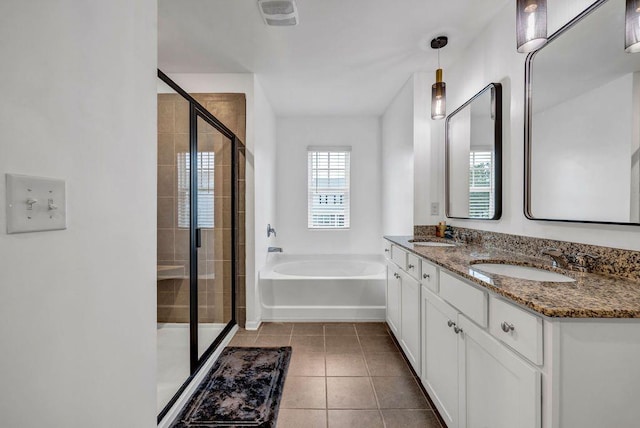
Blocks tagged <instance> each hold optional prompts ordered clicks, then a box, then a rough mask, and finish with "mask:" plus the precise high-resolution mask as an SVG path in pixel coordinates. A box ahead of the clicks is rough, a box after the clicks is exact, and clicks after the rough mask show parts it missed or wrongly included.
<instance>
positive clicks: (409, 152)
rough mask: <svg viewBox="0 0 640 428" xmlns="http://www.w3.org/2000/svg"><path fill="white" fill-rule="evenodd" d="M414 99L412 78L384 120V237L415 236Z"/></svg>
mask: <svg viewBox="0 0 640 428" xmlns="http://www.w3.org/2000/svg"><path fill="white" fill-rule="evenodd" d="M413 95H414V84H413V76H412V77H411V78H410V79H409V80H408V81H407V83H405V85H404V86H403V87H402V89H400V91H399V92H398V94H397V95H396V96H395V98H394V99H393V101H391V104H389V107H387V110H386V111H385V112H384V115H383V116H382V201H383V204H382V234H384V235H413V224H414V219H413V201H414V191H413V188H414V176H413V159H414V157H413V150H414V147H413V140H414V128H413V115H414V99H413ZM426 179H427V177H425V180H420V181H419V182H420V183H425V181H426ZM425 185H426V184H425ZM425 209H426V208H425Z"/></svg>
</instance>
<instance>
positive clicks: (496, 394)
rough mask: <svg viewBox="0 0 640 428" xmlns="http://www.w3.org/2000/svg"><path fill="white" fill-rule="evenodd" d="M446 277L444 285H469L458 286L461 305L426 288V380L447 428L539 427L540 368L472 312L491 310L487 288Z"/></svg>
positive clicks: (424, 357)
mask: <svg viewBox="0 0 640 428" xmlns="http://www.w3.org/2000/svg"><path fill="white" fill-rule="evenodd" d="M440 277H441V284H442V287H443V288H442V290H447V289H448V287H463V286H466V287H467V288H469V290H466V289H464V288H460V289H457V288H453V289H454V290H456V292H455V293H452V294H450V296H454V297H455V298H454V300H455V303H456V304H457V305H459V306H458V308H456V307H454V306H452V305H451V304H450V303H448V302H447V301H446V300H444V299H443V298H442V297H441V296H438V295H436V294H435V293H433V292H432V291H430V290H428V289H427V288H426V287H423V288H422V331H423V336H422V337H423V343H422V346H423V348H422V349H423V354H422V355H423V371H422V376H421V380H422V383H423V385H424V386H425V388H426V389H427V392H428V393H429V395H430V396H431V398H432V400H433V401H434V404H435V406H436V407H437V409H438V411H439V412H440V415H441V416H442V418H443V419H444V420H445V422H446V424H447V427H448V428H458V427H492V428H493V427H496V428H500V427H504V428H507V427H521V428H539V427H540V403H541V392H540V383H541V382H540V377H541V375H540V372H539V371H538V370H537V369H536V368H535V367H533V366H532V365H531V364H529V363H527V362H526V361H525V360H524V359H523V358H521V357H520V356H518V355H516V354H515V353H514V352H512V351H511V350H509V349H507V347H505V346H504V345H503V344H502V343H500V342H499V341H498V340H497V339H495V338H494V337H492V336H491V334H490V333H488V332H487V331H486V330H484V329H483V328H482V327H480V326H479V325H478V323H477V321H472V320H471V319H470V318H468V317H467V316H466V312H464V310H463V309H462V308H465V309H467V310H469V312H470V313H471V314H473V315H475V316H476V317H477V316H478V314H486V305H487V301H486V299H485V297H486V296H485V295H484V294H483V293H482V291H481V290H478V289H476V288H475V287H473V286H471V285H467V284H465V283H464V282H462V281H460V280H458V279H457V278H455V277H453V276H451V275H449V274H447V273H445V272H441V273H440ZM478 292H479V293H480V294H477V293H478ZM482 305H484V306H485V308H484V309H483V307H482ZM478 320H479V321H484V320H485V318H482V317H481V318H479V319H478Z"/></svg>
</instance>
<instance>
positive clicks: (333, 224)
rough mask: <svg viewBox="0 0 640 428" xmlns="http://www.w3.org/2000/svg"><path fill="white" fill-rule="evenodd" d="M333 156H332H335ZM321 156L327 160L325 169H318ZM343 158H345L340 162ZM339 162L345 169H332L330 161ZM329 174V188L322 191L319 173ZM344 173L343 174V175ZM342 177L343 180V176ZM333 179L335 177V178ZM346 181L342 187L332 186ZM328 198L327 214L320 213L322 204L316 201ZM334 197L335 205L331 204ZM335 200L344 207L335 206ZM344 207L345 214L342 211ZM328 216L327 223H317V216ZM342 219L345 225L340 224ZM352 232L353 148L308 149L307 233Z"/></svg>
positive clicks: (317, 147)
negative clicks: (337, 199) (317, 231)
mask: <svg viewBox="0 0 640 428" xmlns="http://www.w3.org/2000/svg"><path fill="white" fill-rule="evenodd" d="M332 154H333V156H332ZM319 156H326V167H319V165H318V162H319V160H320V159H319ZM340 156H343V158H342V159H340ZM332 160H334V161H337V162H339V164H338V165H340V163H341V164H342V167H332V165H331V161H332ZM314 161H315V167H314ZM320 171H325V172H326V177H325V179H326V184H327V185H326V187H319V186H318V185H319V181H320V179H321V178H320V177H319V176H318V175H319V172H320ZM341 173H342V174H341ZM340 175H342V177H341V176H340ZM332 176H333V177H332ZM332 178H333V179H334V180H336V181H338V182H339V181H340V180H344V184H343V185H342V186H341V187H340V186H339V185H336V183H335V182H334V183H332ZM318 197H320V198H325V203H324V204H325V205H327V208H328V210H325V211H324V212H323V211H320V210H319V209H318V208H319V207H318V205H320V204H323V203H322V202H319V201H318V200H317V198H318ZM332 197H333V200H334V203H328V202H329V199H331V198H332ZM336 197H337V198H341V200H342V203H341V204H336V203H335V201H336ZM340 205H342V210H340V209H339V208H336V207H339V206H340ZM321 215H324V216H327V218H328V219H327V221H326V223H325V224H322V222H321V221H315V220H314V216H321ZM340 216H342V223H343V224H339V223H340V220H339V218H340ZM350 228H351V147H350V146H309V147H307V229H308V230H349V229H350Z"/></svg>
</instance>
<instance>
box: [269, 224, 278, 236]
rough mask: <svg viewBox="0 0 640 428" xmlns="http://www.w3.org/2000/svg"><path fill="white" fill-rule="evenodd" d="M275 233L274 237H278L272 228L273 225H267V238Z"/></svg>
mask: <svg viewBox="0 0 640 428" xmlns="http://www.w3.org/2000/svg"><path fill="white" fill-rule="evenodd" d="M272 233H273V236H276V230H275V229H274V228H273V227H271V224H268V225H267V238H268V237H270V236H271V234H272Z"/></svg>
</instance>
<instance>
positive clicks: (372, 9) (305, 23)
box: [158, 0, 515, 116]
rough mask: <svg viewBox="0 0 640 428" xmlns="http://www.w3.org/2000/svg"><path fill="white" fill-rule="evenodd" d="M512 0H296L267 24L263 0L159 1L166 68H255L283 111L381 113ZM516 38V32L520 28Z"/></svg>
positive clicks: (457, 51) (160, 55) (243, 70)
mask: <svg viewBox="0 0 640 428" xmlns="http://www.w3.org/2000/svg"><path fill="white" fill-rule="evenodd" d="M509 1H512V0H481V1H479V0H455V1H451V0H448V1H447V0H441V1H436V0H386V1H384V0H296V3H297V6H298V11H299V17H300V24H299V25H298V26H295V27H268V26H266V25H265V24H264V22H263V20H262V18H261V15H260V12H259V10H258V6H257V0H182V1H176V0H159V1H158V19H159V31H158V33H159V34H158V64H159V68H160V69H161V70H162V71H164V72H165V73H169V74H170V73H256V74H257V75H258V78H259V81H260V83H261V84H262V86H263V88H264V90H265V92H266V94H267V97H268V98H269V100H270V102H271V104H272V105H273V107H274V109H275V110H276V113H277V114H278V115H280V116H292V115H365V114H372V115H380V114H382V113H383V112H384V110H385V108H386V107H387V106H388V105H389V103H390V102H391V100H392V99H393V97H394V95H395V94H396V93H397V92H398V91H399V89H400V88H401V87H402V85H403V84H404V83H405V82H406V81H407V79H408V78H409V77H410V76H411V74H412V73H413V72H415V71H429V72H433V71H434V70H435V69H436V68H437V55H436V51H434V50H432V49H431V48H430V47H429V42H430V41H431V39H432V38H433V37H435V36H437V35H441V34H443V35H447V36H448V37H449V44H448V45H447V46H446V47H445V48H443V49H442V51H441V63H442V65H443V68H445V81H446V67H447V65H450V64H451V63H452V62H453V61H454V60H455V58H456V57H457V56H458V55H460V53H461V52H462V51H463V50H464V48H465V47H466V46H467V45H468V44H469V43H470V42H471V40H472V39H473V37H474V36H475V35H476V34H477V33H478V32H479V31H481V30H482V28H484V27H485V26H486V25H487V24H488V22H489V21H490V19H491V18H492V17H493V16H494V15H495V14H496V13H497V12H498V11H499V10H500V9H501V8H502V7H503V6H504V5H505V4H506V3H507V2H509ZM514 37H515V35H514Z"/></svg>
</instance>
